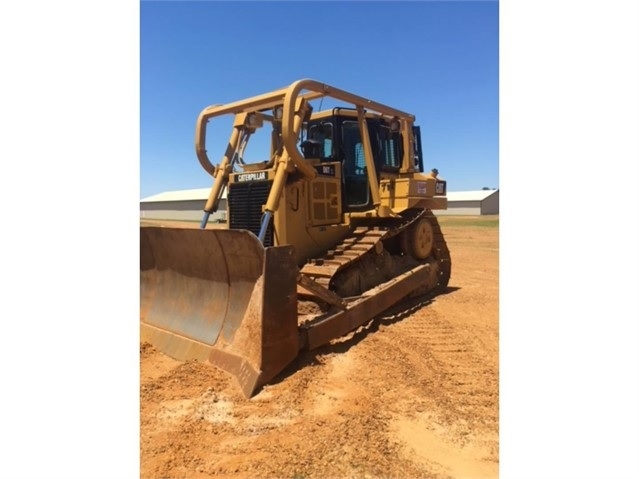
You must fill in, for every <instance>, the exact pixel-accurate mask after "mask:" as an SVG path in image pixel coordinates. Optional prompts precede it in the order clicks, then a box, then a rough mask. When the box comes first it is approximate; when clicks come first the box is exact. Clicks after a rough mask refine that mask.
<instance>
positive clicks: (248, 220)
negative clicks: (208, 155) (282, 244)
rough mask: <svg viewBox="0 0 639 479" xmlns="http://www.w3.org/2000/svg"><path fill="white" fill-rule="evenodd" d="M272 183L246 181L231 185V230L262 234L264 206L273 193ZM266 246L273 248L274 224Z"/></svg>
mask: <svg viewBox="0 0 639 479" xmlns="http://www.w3.org/2000/svg"><path fill="white" fill-rule="evenodd" d="M272 184H273V183H272V182H271V181H246V182H238V183H231V184H229V194H228V214H229V228H231V229H245V230H249V231H250V232H252V233H253V234H254V235H255V236H258V235H259V234H260V222H261V220H262V206H263V205H265V204H266V200H267V199H268V194H269V192H270V191H271V185H272ZM264 246H273V223H272V222H271V224H270V225H269V227H268V230H267V231H266V236H265V237H264Z"/></svg>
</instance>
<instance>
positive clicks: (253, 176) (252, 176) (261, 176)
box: [235, 171, 266, 181]
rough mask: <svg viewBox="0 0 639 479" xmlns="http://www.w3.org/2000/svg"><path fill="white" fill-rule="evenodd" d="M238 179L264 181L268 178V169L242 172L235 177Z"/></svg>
mask: <svg viewBox="0 0 639 479" xmlns="http://www.w3.org/2000/svg"><path fill="white" fill-rule="evenodd" d="M235 179H236V181H263V180H265V179H266V171H257V172H255V173H241V174H238V175H237V176H236V177H235Z"/></svg>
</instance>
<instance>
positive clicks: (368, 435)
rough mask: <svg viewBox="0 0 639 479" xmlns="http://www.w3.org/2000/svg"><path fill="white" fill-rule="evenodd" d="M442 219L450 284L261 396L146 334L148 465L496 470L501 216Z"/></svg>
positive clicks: (162, 469)
mask: <svg viewBox="0 0 639 479" xmlns="http://www.w3.org/2000/svg"><path fill="white" fill-rule="evenodd" d="M440 221H441V225H442V229H443V231H444V234H445V235H446V239H447V241H448V244H449V248H450V250H451V255H452V261H453V273H452V277H451V281H450V284H449V286H450V287H449V291H448V293H447V294H444V295H440V296H438V297H436V298H434V299H433V300H431V301H426V300H423V299H422V300H413V301H412V302H407V303H404V304H402V305H401V306H399V307H395V308H394V309H392V310H391V311H388V312H387V313H385V314H384V315H383V316H382V317H380V318H377V319H376V320H374V321H372V322H370V323H368V324H367V325H365V326H364V327H362V328H360V329H359V330H358V331H356V332H354V333H352V334H350V335H349V336H348V337H345V338H341V339H340V340H337V341H334V342H333V344H331V345H328V346H326V347H323V348H321V349H319V350H316V351H313V352H307V353H305V354H303V355H302V356H300V357H299V358H298V360H297V361H296V362H295V363H294V364H293V365H291V367H289V368H288V369H286V370H285V371H284V372H283V373H282V374H280V375H279V376H278V377H277V378H276V379H275V381H273V382H272V383H271V384H269V385H267V386H266V387H265V388H264V389H263V390H262V391H261V392H260V393H259V394H258V395H257V396H255V397H253V398H252V399H250V400H246V399H244V397H243V395H242V394H241V392H240V391H239V389H238V388H237V386H236V384H235V382H234V380H233V379H232V378H231V377H230V376H228V375H227V374H226V373H224V372H222V371H218V370H217V369H214V368H212V367H210V366H206V365H203V364H199V363H196V362H187V363H180V362H178V361H175V360H173V359H171V358H169V357H167V356H165V355H163V354H161V353H159V352H157V351H156V350H155V349H154V348H153V347H151V346H150V345H148V344H141V345H140V368H141V369H140V398H141V411H140V414H141V416H140V418H141V429H140V439H141V441H140V467H141V477H142V478H194V479H197V478H210V477H230V478H255V477H278V478H302V477H308V478H326V477H357V478H361V477H402V478H403V477H406V478H408V477H427V478H496V477H498V456H499V454H498V453H499V448H498V444H499V442H498V430H499V410H498V406H499V400H498V383H499V377H498V365H499V358H498V344H499V339H498V332H499V327H498V291H499V285H498V278H499V276H498V257H499V252H498V248H499V245H498V237H499V233H498V228H496V227H490V226H477V225H476V223H477V221H476V220H474V219H469V221H468V222H467V224H465V222H464V221H462V220H460V219H458V218H455V220H452V219H451V220H448V218H441V220H440ZM447 223H448V224H447Z"/></svg>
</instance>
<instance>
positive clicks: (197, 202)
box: [140, 188, 226, 222]
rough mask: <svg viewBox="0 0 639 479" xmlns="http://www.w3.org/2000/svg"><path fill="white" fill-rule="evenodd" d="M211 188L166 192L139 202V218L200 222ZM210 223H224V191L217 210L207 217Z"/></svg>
mask: <svg viewBox="0 0 639 479" xmlns="http://www.w3.org/2000/svg"><path fill="white" fill-rule="evenodd" d="M210 192H211V188H196V189H192V190H179V191H166V192H164V193H159V194H157V195H153V196H149V197H147V198H143V199H141V200H140V218H141V219H154V220H184V221H201V220H202V217H203V216H204V206H205V205H206V200H208V198H209V194H210ZM209 221H210V222H216V221H217V222H224V221H226V189H225V190H224V191H223V192H222V198H221V199H220V204H219V206H218V210H217V211H216V212H215V213H213V214H211V216H210V217H209Z"/></svg>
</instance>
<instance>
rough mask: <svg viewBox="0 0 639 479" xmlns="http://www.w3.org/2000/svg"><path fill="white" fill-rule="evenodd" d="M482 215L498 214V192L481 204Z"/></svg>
mask: <svg viewBox="0 0 639 479" xmlns="http://www.w3.org/2000/svg"><path fill="white" fill-rule="evenodd" d="M481 214H482V215H498V214H499V190H496V191H495V192H494V193H493V194H492V195H490V196H489V197H488V198H486V199H484V201H482V202H481Z"/></svg>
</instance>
